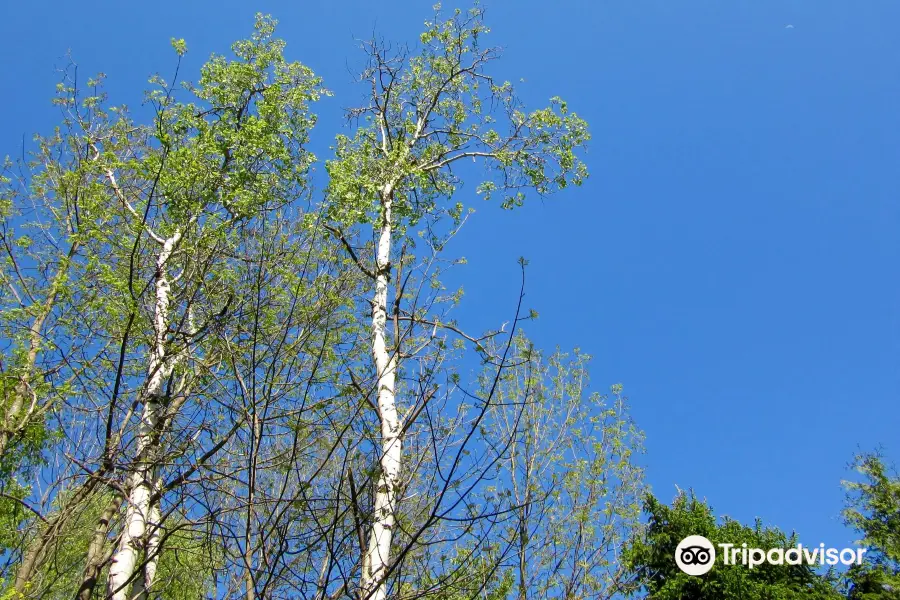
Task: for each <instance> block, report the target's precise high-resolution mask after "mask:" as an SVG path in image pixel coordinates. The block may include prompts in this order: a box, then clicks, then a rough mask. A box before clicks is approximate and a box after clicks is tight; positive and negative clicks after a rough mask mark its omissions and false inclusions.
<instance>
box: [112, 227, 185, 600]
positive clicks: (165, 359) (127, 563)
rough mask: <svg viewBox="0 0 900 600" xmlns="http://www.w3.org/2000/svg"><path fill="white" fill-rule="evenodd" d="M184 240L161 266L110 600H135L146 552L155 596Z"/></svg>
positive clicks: (166, 247)
mask: <svg viewBox="0 0 900 600" xmlns="http://www.w3.org/2000/svg"><path fill="white" fill-rule="evenodd" d="M180 239H181V235H180V234H179V233H176V234H175V235H173V236H172V237H170V238H169V239H167V240H166V241H165V243H164V244H163V249H162V251H161V252H160V254H159V256H158V257H157V261H156V286H155V292H156V305H155V313H154V321H153V329H154V333H155V341H154V347H153V349H152V351H151V353H150V360H149V364H148V368H147V385H146V388H145V389H144V393H143V396H144V402H143V412H142V414H141V423H140V425H139V427H138V433H137V455H136V459H135V463H134V466H133V468H132V472H131V474H130V476H129V478H128V507H127V508H126V509H125V523H124V524H123V531H122V538H121V541H120V542H119V548H118V550H117V551H116V553H115V555H114V556H113V561H112V565H111V566H110V568H109V577H108V583H107V587H108V592H107V595H108V598H109V599H110V600H128V599H129V598H130V596H129V594H128V588H129V586H130V583H129V582H130V581H131V580H132V579H133V577H134V573H135V568H136V565H137V561H138V557H139V556H140V554H141V549H142V548H143V549H144V550H145V551H146V556H147V559H146V561H145V562H146V564H145V566H144V570H143V576H142V577H141V583H140V585H139V586H137V587H139V588H140V589H139V590H138V594H139V595H140V596H142V597H143V596H144V595H146V594H147V593H148V592H149V590H150V586H151V585H152V584H153V578H154V577H155V574H156V564H157V563H158V560H159V553H158V548H152V546H153V544H154V540H155V542H156V543H157V544H158V541H159V523H158V520H159V510H158V507H157V506H156V505H155V503H154V502H152V499H153V493H154V491H155V490H156V488H157V481H156V479H157V477H158V475H157V472H156V466H157V465H156V462H157V460H158V449H159V440H160V436H161V432H159V431H158V429H159V427H158V426H159V422H160V419H161V417H162V416H163V414H162V413H163V411H164V407H163V406H162V402H161V401H162V399H163V393H164V387H165V382H166V380H167V379H168V378H169V376H170V375H171V374H172V370H173V369H174V367H175V362H176V361H175V357H171V356H167V354H166V338H167V333H168V327H169V303H170V301H171V287H170V284H169V278H168V276H167V267H166V263H167V262H168V260H169V258H170V257H171V255H172V252H173V250H174V249H175V246H176V245H177V244H178V241H179V240H180ZM157 502H158V501H157ZM148 525H149V528H148ZM148 529H149V531H148ZM148 535H149V539H148Z"/></svg>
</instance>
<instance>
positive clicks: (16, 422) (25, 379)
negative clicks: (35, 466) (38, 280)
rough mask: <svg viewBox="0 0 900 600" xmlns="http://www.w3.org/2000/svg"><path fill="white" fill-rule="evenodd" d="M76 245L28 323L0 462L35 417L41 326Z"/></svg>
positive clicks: (1, 431)
mask: <svg viewBox="0 0 900 600" xmlns="http://www.w3.org/2000/svg"><path fill="white" fill-rule="evenodd" d="M78 246H79V244H78V242H74V243H73V244H72V245H71V246H70V247H69V252H68V253H67V254H66V257H65V259H62V261H61V263H60V265H59V267H58V269H57V271H56V273H55V274H54V275H53V280H52V281H51V283H50V290H49V292H48V294H47V299H46V300H45V301H44V304H43V306H41V312H40V313H38V314H37V316H35V318H34V321H32V322H31V327H30V328H29V330H28V355H27V358H26V360H25V365H24V367H23V369H22V375H21V377H20V379H19V382H18V384H16V387H15V388H14V389H13V398H12V402H10V405H9V407H8V408H7V410H6V414H5V415H4V417H3V421H2V422H0V459H2V458H3V455H4V454H5V453H6V448H7V446H8V445H9V442H10V441H11V440H12V439H14V438H15V437H16V436H17V435H19V434H20V433H21V432H22V431H23V430H24V429H25V427H26V426H27V425H28V422H29V421H30V420H31V417H32V416H34V413H35V411H36V410H37V409H38V406H37V401H36V400H37V399H36V398H35V397H34V396H33V394H32V392H31V386H30V381H31V374H32V372H33V371H34V365H35V364H36V363H37V356H38V352H39V351H40V348H41V338H42V337H43V335H44V323H45V322H46V321H47V318H48V317H49V316H50V313H51V312H53V307H54V306H55V305H56V298H57V296H59V291H60V288H61V287H62V284H63V282H64V281H65V279H66V277H67V276H68V274H69V262H70V261H71V260H72V257H73V256H75V253H76V252H78ZM29 396H30V397H32V399H33V400H32V401H31V402H29V403H28V404H29V407H28V410H27V411H26V412H25V413H24V414H21V415H20V414H19V413H21V412H22V410H23V409H24V408H25V404H26V402H25V400H26V399H27V398H28V397H29Z"/></svg>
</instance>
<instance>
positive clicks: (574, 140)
mask: <svg viewBox="0 0 900 600" xmlns="http://www.w3.org/2000/svg"><path fill="white" fill-rule="evenodd" d="M437 9H438V10H437V13H436V15H435V17H434V19H433V20H430V21H427V22H426V23H425V31H424V32H423V33H422V35H421V36H420V41H421V46H420V49H419V52H418V53H416V54H414V55H412V56H410V57H406V56H405V55H402V54H398V55H395V56H391V55H388V53H387V50H386V49H384V48H382V47H380V46H378V45H377V44H374V43H373V44H371V45H370V46H368V47H367V50H368V51H369V54H370V57H371V61H370V63H369V65H368V67H367V69H366V70H365V72H364V75H363V79H364V80H370V81H371V83H372V98H371V105H370V106H368V107H366V108H362V109H359V110H355V111H351V114H352V115H353V116H355V117H357V118H359V119H360V120H363V124H362V125H361V126H360V127H359V129H357V131H356V132H355V134H354V135H352V136H345V135H341V136H338V137H337V139H336V142H335V146H334V151H335V158H334V159H333V160H331V161H329V162H328V165H327V167H328V175H329V185H328V190H327V193H328V197H329V199H330V204H329V208H330V217H331V218H332V220H334V221H335V222H336V223H338V224H340V225H341V226H344V227H346V226H350V225H352V224H354V223H372V222H376V221H377V220H378V218H379V215H380V214H381V213H380V208H379V207H380V203H381V201H382V199H383V198H382V196H383V195H384V194H385V192H386V191H389V193H390V194H391V195H392V198H393V209H394V214H395V217H396V218H397V220H398V222H399V223H402V224H403V225H404V226H415V225H416V224H417V223H418V222H419V221H420V220H421V219H423V218H424V217H426V216H428V215H433V214H435V213H436V212H442V213H445V214H447V215H449V216H450V217H451V218H452V219H454V221H455V222H458V220H459V218H460V215H461V208H462V207H461V205H459V204H456V203H452V202H449V201H448V200H449V198H450V197H451V196H452V195H453V193H454V192H455V191H456V189H457V187H458V185H459V183H460V181H459V179H457V177H456V175H455V174H454V173H453V171H452V170H451V165H453V164H454V163H456V162H457V161H460V160H463V159H471V160H474V161H477V160H481V161H483V162H484V166H485V167H486V168H487V170H488V171H489V172H490V173H491V176H490V177H489V178H488V179H486V180H485V181H484V182H483V183H481V184H480V185H479V186H478V193H479V194H481V195H482V196H483V197H484V198H485V199H489V198H491V197H493V196H495V195H498V196H500V197H501V202H502V205H503V206H504V207H506V208H512V207H514V206H520V205H521V204H522V202H523V200H524V197H525V192H526V190H528V189H530V190H533V191H534V192H536V193H537V194H539V195H545V194H549V193H552V192H553V191H555V190H559V189H562V188H565V187H567V186H568V185H569V184H574V185H580V184H581V183H582V182H583V181H584V179H585V178H586V177H587V169H586V168H585V165H584V164H583V163H582V162H581V160H580V159H579V158H578V156H577V154H578V151H579V150H580V149H582V148H583V147H584V146H585V145H586V143H587V142H588V140H589V139H590V134H589V133H588V130H587V124H586V123H585V121H584V120H583V119H581V118H580V117H578V116H577V115H576V114H575V113H573V112H571V111H570V110H569V107H568V105H567V104H566V103H565V102H564V101H563V100H562V99H560V98H552V99H551V100H550V104H549V106H548V107H547V108H543V109H538V110H534V111H531V112H526V111H525V109H524V108H523V107H522V106H521V103H520V102H519V100H518V99H517V97H516V96H515V94H514V91H513V88H512V86H511V85H510V84H508V83H506V84H502V85H498V84H496V83H495V82H494V80H493V79H492V78H491V77H490V75H489V74H488V73H487V71H486V66H487V65H488V63H490V62H491V61H492V60H494V59H495V58H496V57H497V56H498V52H497V50H496V49H494V48H488V47H485V46H484V45H483V38H484V37H485V36H486V35H487V34H488V33H489V30H488V28H487V27H486V26H485V25H484V23H483V21H482V17H483V10H482V9H481V8H480V7H478V6H476V7H475V8H473V9H471V10H469V11H468V12H463V11H460V10H456V11H454V12H453V14H452V15H451V16H449V17H445V16H443V15H442V14H441V11H440V7H439V6H438V7H437Z"/></svg>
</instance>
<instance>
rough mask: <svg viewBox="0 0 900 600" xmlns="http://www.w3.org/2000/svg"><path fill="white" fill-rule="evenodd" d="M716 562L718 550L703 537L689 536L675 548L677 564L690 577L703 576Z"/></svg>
mask: <svg viewBox="0 0 900 600" xmlns="http://www.w3.org/2000/svg"><path fill="white" fill-rule="evenodd" d="M715 562H716V548H715V546H713V544H712V542H710V541H709V540H708V539H706V538H705V537H703V536H702V535H689V536H687V537H686V538H684V539H683V540H681V541H680V542H679V543H678V546H677V547H676V548H675V564H677V565H678V568H679V569H681V570H682V571H684V572H685V573H687V574H688V575H694V576H698V575H703V574H704V573H708V572H709V570H710V569H712V567H713V564H714V563H715Z"/></svg>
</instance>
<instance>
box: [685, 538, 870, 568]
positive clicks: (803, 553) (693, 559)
mask: <svg viewBox="0 0 900 600" xmlns="http://www.w3.org/2000/svg"><path fill="white" fill-rule="evenodd" d="M716 546H718V547H719V549H720V550H721V556H722V563H723V564H725V565H738V564H740V565H744V566H746V567H748V568H750V569H752V568H753V567H758V566H759V565H762V564H770V565H802V564H806V565H830V566H834V565H836V564H838V563H841V564H842V565H846V566H850V565H859V564H862V560H863V555H864V554H865V553H866V548H844V549H842V550H838V549H837V548H826V547H825V544H819V545H818V546H813V547H809V548H808V547H805V546H804V545H803V544H797V545H796V546H794V547H793V548H770V549H769V550H763V549H762V548H748V547H747V544H741V545H740V546H736V545H735V544H716ZM716 546H714V545H713V543H712V542H710V541H709V540H708V539H706V538H705V537H703V536H702V535H689V536H687V537H686V538H684V539H683V540H681V541H680V542H679V543H678V546H677V547H676V548H675V564H677V565H678V568H679V569H681V570H682V571H684V572H685V573H687V574H688V575H694V576H697V575H703V574H705V573H708V572H709V570H710V569H712V567H713V564H715V562H716Z"/></svg>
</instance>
